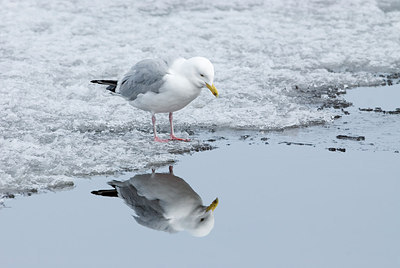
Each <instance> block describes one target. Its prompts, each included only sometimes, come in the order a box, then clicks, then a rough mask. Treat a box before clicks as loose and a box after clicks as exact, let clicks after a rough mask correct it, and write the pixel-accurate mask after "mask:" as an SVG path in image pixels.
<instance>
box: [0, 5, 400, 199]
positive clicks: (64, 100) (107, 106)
mask: <svg viewBox="0 0 400 268" xmlns="http://www.w3.org/2000/svg"><path fill="white" fill-rule="evenodd" d="M1 6H2V8H1V9H0V16H1V18H2V19H1V20H0V81H1V87H0V116H1V121H0V151H1V154H0V192H16V191H27V190H30V189H39V190H41V189H54V188H59V187H67V186H70V185H71V182H73V180H74V178H76V177H79V176H90V175H93V174H114V173H115V172H121V171H126V170H134V169H143V168H145V167H147V166H148V165H149V163H165V162H169V161H173V160H175V159H176V157H177V156H176V154H173V153H171V151H176V150H181V151H187V150H191V149H192V148H193V146H197V145H199V144H201V139H199V140H200V141H194V142H192V143H170V144H154V143H153V142H152V141H151V140H152V134H151V121H150V115H149V114H147V113H145V112H142V111H140V110H138V109H134V108H133V107H131V106H130V105H129V104H128V103H126V102H125V101H124V100H123V99H121V98H118V97H115V96H112V95H111V94H109V93H107V92H105V90H104V89H103V88H102V87H100V86H97V85H91V84H89V81H90V80H92V79H102V78H104V79H111V78H117V77H120V76H121V75H122V74H124V73H125V72H126V71H127V70H128V69H129V68H130V66H131V65H132V64H134V63H135V62H136V61H139V60H141V59H144V58H154V57H165V56H172V55H180V56H184V57H191V56H205V57H207V58H209V59H210V60H211V61H212V62H213V63H214V66H215V70H216V75H215V77H216V79H215V85H216V87H217V88H218V90H219V92H220V98H218V99H215V98H214V96H212V95H211V94H210V93H209V92H207V91H206V90H204V92H202V94H201V96H200V97H199V98H198V99H196V100H195V101H194V102H193V103H192V104H191V105H189V106H188V107H186V108H185V109H183V110H182V111H179V112H178V113H176V115H175V126H176V131H177V132H178V133H179V130H180V131H182V132H183V133H180V134H181V136H182V135H183V136H185V135H187V133H185V130H186V129H188V128H189V129H191V130H193V131H194V132H195V133H196V134H201V132H202V131H204V129H210V128H221V129H222V128H228V129H254V130H259V129H266V130H269V129H280V128H286V127H293V126H307V125H311V124H314V123H316V122H317V123H321V122H329V121H330V118H331V114H330V112H329V111H327V110H317V107H316V105H314V104H315V103H317V102H324V101H325V100H324V96H321V99H318V100H315V99H314V100H313V99H309V97H308V95H304V96H303V95H302V94H301V93H297V92H296V91H295V88H296V87H297V88H299V89H301V90H302V92H307V91H308V90H310V89H312V90H315V89H316V90H323V89H327V88H344V86H345V85H346V86H347V87H354V86H371V85H377V84H379V83H380V78H379V77H377V76H376V74H378V73H394V72H398V71H399V68H400V50H399V46H400V6H399V4H398V1H397V0H385V1H373V0H367V1H364V0H353V1H333V0H329V1H317V0H313V1H311V0H308V1H301V2H299V1H290V0H288V1H279V0H270V1H232V2H229V3H227V2H226V1H220V0H217V1H178V0H176V1H174V0H170V1H157V0H154V1H140V2H138V3H136V2H129V1H122V0H120V1H111V2H110V1H104V0H98V1H88V0H83V1H74V0H70V1H42V0H37V1H32V0H29V1H28V0H21V1H2V2H1ZM315 98H319V97H318V96H317V97H315ZM158 122H159V123H160V128H161V130H164V131H167V130H168V121H167V118H166V117H165V116H159V119H158Z"/></svg>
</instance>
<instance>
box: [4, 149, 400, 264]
mask: <svg viewBox="0 0 400 268" xmlns="http://www.w3.org/2000/svg"><path fill="white" fill-rule="evenodd" d="M398 163H399V155H398V154H395V153H392V152H391V153H389V152H360V151H350V152H346V153H340V152H329V151H328V150H321V149H318V148H314V147H307V146H287V145H284V144H280V145H279V144H275V145H253V146H249V145H248V144H245V143H244V142H237V143H233V144H232V145H231V146H224V147H223V148H220V149H217V150H213V151H208V152H202V153H198V154H195V155H193V156H190V157H182V159H181V161H180V162H179V163H177V164H176V165H175V166H174V168H173V174H172V173H171V171H172V170H169V169H168V168H167V167H166V168H162V169H160V170H156V171H155V172H154V173H153V171H152V170H149V171H148V172H147V173H146V174H141V175H139V177H140V176H144V177H143V178H142V179H144V178H145V177H146V176H147V178H148V179H150V180H151V177H152V176H153V177H154V176H158V178H157V180H156V183H155V184H153V185H151V184H149V183H148V182H143V183H142V184H140V183H138V174H130V175H129V176H128V175H127V176H124V177H118V178H114V177H95V178H92V179H91V180H86V179H85V180H81V181H80V182H78V183H77V186H76V187H75V189H73V190H72V191H64V192H58V193H57V194H52V193H49V194H42V195H34V196H31V197H27V198H22V197H19V198H17V199H16V200H12V201H10V202H8V203H7V206H8V208H4V209H2V210H0V222H1V224H0V226H1V228H0V237H1V243H0V266H1V267H29V266H32V267H55V266H57V267H85V266H86V267H110V266H112V267H117V266H125V267H126V266H130V267H133V266H136V267H244V266H246V267H398V266H399V265H400V254H399V252H400V242H399V241H400V229H399V228H398V227H399V226H400V216H399V211H400V195H399V194H398V193H399V190H400V180H399V178H398ZM157 174H158V175H157ZM160 174H161V175H160ZM163 174H164V175H163ZM163 176H164V178H166V177H168V176H169V177H171V178H172V179H171V180H172V181H173V182H168V180H169V179H168V178H166V181H165V182H163V181H162V178H163ZM135 177H136V179H135ZM113 180H118V181H120V182H123V183H122V184H125V185H127V183H130V186H129V187H130V188H131V190H132V189H133V191H134V192H135V191H136V192H142V193H143V192H145V191H147V197H148V198H147V200H141V201H138V200H136V201H135V198H130V199H129V200H130V201H127V199H123V198H116V197H104V196H98V195H94V194H92V193H91V192H92V191H99V190H111V191H113V190H112V189H113V187H112V186H110V185H109V184H108V183H109V182H110V181H113ZM135 180H136V182H135ZM162 183H164V186H160V185H161V184H162ZM171 183H176V184H177V185H180V187H177V188H178V189H179V188H181V189H183V190H177V191H176V193H175V195H174V196H170V197H168V198H170V201H171V200H172V199H174V202H175V203H176V201H177V200H178V201H177V203H176V204H175V205H174V202H172V201H171V203H169V205H165V204H168V202H167V201H168V200H167V201H165V200H166V198H167V197H165V196H162V195H163V194H164V193H165V192H164V190H165V189H166V188H168V187H170V185H169V184H171ZM110 184H113V183H110ZM113 185H115V183H114V184H113ZM129 187H128V188H129ZM163 187H164V188H163ZM165 187H166V188H165ZM150 192H151V194H152V195H154V196H152V197H150V195H151V194H150ZM103 193H104V192H103ZM160 193H161V196H160ZM157 194H158V196H155V195H157ZM110 195H113V194H110ZM185 195H186V197H185ZM128 196H129V195H128ZM182 196H183V198H182ZM216 197H218V198H219V204H218V206H217V207H213V208H214V210H213V217H214V225H213V228H211V229H210V230H209V231H210V232H209V234H208V235H205V236H203V237H200V238H199V237H195V236H193V235H191V232H190V230H189V231H188V230H187V229H185V228H177V229H174V230H175V232H173V233H170V232H165V231H162V230H159V229H160V228H152V227H151V226H150V225H151V224H148V226H145V225H146V224H140V223H141V222H140V220H139V221H138V220H137V219H136V220H135V218H134V217H139V218H140V217H141V218H142V219H143V220H146V219H147V220H148V219H152V221H151V220H150V221H149V220H148V221H147V222H151V223H152V224H153V225H152V226H153V227H154V226H155V224H156V221H155V220H154V219H155V218H156V217H155V215H159V214H160V213H158V214H157V213H153V214H151V213H150V217H148V218H146V217H145V216H144V215H146V213H147V212H146V208H147V209H148V203H149V202H150V201H149V200H150V199H152V200H158V203H157V204H158V210H157V209H156V210H157V211H158V212H160V211H164V212H165V211H166V210H167V209H166V208H169V209H170V210H169V211H170V216H171V213H172V214H173V213H175V212H176V211H178V212H179V211H180V212H182V209H181V208H182V207H183V208H187V207H188V205H187V204H188V203H190V202H192V203H195V204H197V205H196V206H197V207H201V204H204V207H206V208H207V207H209V206H210V204H212V202H213V200H215V198H216ZM185 198H186V200H185ZM163 199H164V200H163ZM179 200H181V201H179ZM187 200H192V201H187ZM193 200H195V201H193ZM133 201H135V202H136V203H135V202H133ZM140 202H141V203H140ZM196 202H197V203H196ZM161 204H164V207H163V206H161ZM135 208H136V209H135ZM160 208H161V209H160ZM177 208H178V209H177ZM139 209H142V211H141V213H142V215H140V212H138V211H139ZM136 210H138V211H136ZM135 211H136V213H135ZM171 211H172V212H171ZM208 211H209V212H210V211H212V210H208ZM210 215H211V214H210ZM147 216H149V213H147ZM138 223H139V224H138ZM163 226H164V228H165V227H166V226H167V227H168V228H171V227H170V225H168V224H165V219H164V222H163ZM149 227H150V228H149ZM181 227H182V226H181Z"/></svg>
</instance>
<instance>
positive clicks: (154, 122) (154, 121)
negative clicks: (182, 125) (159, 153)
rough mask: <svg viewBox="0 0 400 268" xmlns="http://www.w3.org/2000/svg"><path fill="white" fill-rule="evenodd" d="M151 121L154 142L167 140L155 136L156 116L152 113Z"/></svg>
mask: <svg viewBox="0 0 400 268" xmlns="http://www.w3.org/2000/svg"><path fill="white" fill-rule="evenodd" d="M151 121H152V122H153V133H154V141H156V142H167V141H168V140H163V139H160V138H159V137H158V136H157V129H156V116H155V115H154V114H153V115H152V117H151Z"/></svg>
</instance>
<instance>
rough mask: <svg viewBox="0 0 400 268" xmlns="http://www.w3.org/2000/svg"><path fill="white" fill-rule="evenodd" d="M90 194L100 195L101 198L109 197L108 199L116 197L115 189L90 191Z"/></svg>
mask: <svg viewBox="0 0 400 268" xmlns="http://www.w3.org/2000/svg"><path fill="white" fill-rule="evenodd" d="M92 194H95V195H101V196H109V197H118V192H117V190H115V189H111V190H98V191H92Z"/></svg>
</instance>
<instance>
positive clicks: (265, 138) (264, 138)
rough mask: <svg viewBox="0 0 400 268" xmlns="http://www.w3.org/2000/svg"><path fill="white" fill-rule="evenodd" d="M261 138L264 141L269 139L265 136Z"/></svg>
mask: <svg viewBox="0 0 400 268" xmlns="http://www.w3.org/2000/svg"><path fill="white" fill-rule="evenodd" d="M261 140H262V141H267V140H269V139H268V138H267V137H263V138H261Z"/></svg>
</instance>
